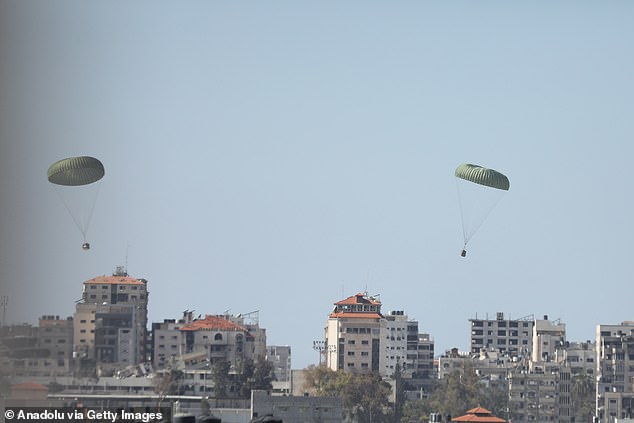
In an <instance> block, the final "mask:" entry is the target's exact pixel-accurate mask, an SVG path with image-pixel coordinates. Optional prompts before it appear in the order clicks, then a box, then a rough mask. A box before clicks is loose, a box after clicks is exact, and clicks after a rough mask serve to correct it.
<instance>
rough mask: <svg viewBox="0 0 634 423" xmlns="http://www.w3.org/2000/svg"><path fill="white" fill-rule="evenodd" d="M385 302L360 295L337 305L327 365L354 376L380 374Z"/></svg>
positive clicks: (329, 335)
mask: <svg viewBox="0 0 634 423" xmlns="http://www.w3.org/2000/svg"><path fill="white" fill-rule="evenodd" d="M382 319H383V315H382V314H381V302H380V301H379V300H377V299H375V298H373V297H370V296H368V295H367V294H364V293H360V294H356V295H353V296H351V297H348V298H346V299H345V300H342V301H339V302H336V303H335V308H334V310H333V311H332V313H330V315H329V316H328V321H327V322H326V333H325V337H326V349H325V351H326V365H327V366H328V367H329V368H330V369H332V370H345V371H349V372H353V373H359V372H369V371H372V372H378V371H379V361H380V339H381V336H380V335H381V320H382Z"/></svg>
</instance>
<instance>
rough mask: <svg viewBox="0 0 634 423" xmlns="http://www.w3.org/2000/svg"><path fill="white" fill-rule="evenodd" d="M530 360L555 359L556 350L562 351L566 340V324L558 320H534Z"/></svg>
mask: <svg viewBox="0 0 634 423" xmlns="http://www.w3.org/2000/svg"><path fill="white" fill-rule="evenodd" d="M532 341H533V348H532V361H534V362H536V361H551V360H556V359H557V357H556V354H557V351H562V350H563V348H564V345H565V342H566V325H565V324H563V323H561V322H560V321H559V320H555V321H551V320H548V316H544V319H543V320H535V325H534V326H533V340H532Z"/></svg>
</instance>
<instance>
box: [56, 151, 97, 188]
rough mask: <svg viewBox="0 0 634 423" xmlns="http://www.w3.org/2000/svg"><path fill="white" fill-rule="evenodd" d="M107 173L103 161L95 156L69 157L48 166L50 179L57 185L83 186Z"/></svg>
mask: <svg viewBox="0 0 634 423" xmlns="http://www.w3.org/2000/svg"><path fill="white" fill-rule="evenodd" d="M105 173H106V171H105V169H104V167H103V163H101V162H100V161H99V160H97V159H95V158H94V157H88V156H81V157H69V158H67V159H62V160H59V161H57V162H55V163H53V164H52V165H51V166H50V167H49V168H48V181H49V182H51V183H53V184H55V185H64V186H81V185H88V184H92V183H93V182H97V181H98V180H100V179H101V178H103V176H104V175H105Z"/></svg>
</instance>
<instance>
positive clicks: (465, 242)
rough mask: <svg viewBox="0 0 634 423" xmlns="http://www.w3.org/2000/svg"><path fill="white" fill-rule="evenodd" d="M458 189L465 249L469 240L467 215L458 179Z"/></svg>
mask: <svg viewBox="0 0 634 423" xmlns="http://www.w3.org/2000/svg"><path fill="white" fill-rule="evenodd" d="M456 190H458V203H459V205H460V221H461V222H462V237H463V238H464V249H463V251H464V250H466V249H467V242H469V239H468V237H467V227H466V225H465V217H464V205H463V204H462V196H461V195H460V182H459V181H458V179H456Z"/></svg>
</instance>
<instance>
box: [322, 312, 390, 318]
mask: <svg viewBox="0 0 634 423" xmlns="http://www.w3.org/2000/svg"><path fill="white" fill-rule="evenodd" d="M328 317H329V318H340V317H352V318H354V319H380V318H381V317H383V316H381V315H380V314H379V313H354V312H345V313H330V315H329V316H328Z"/></svg>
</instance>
